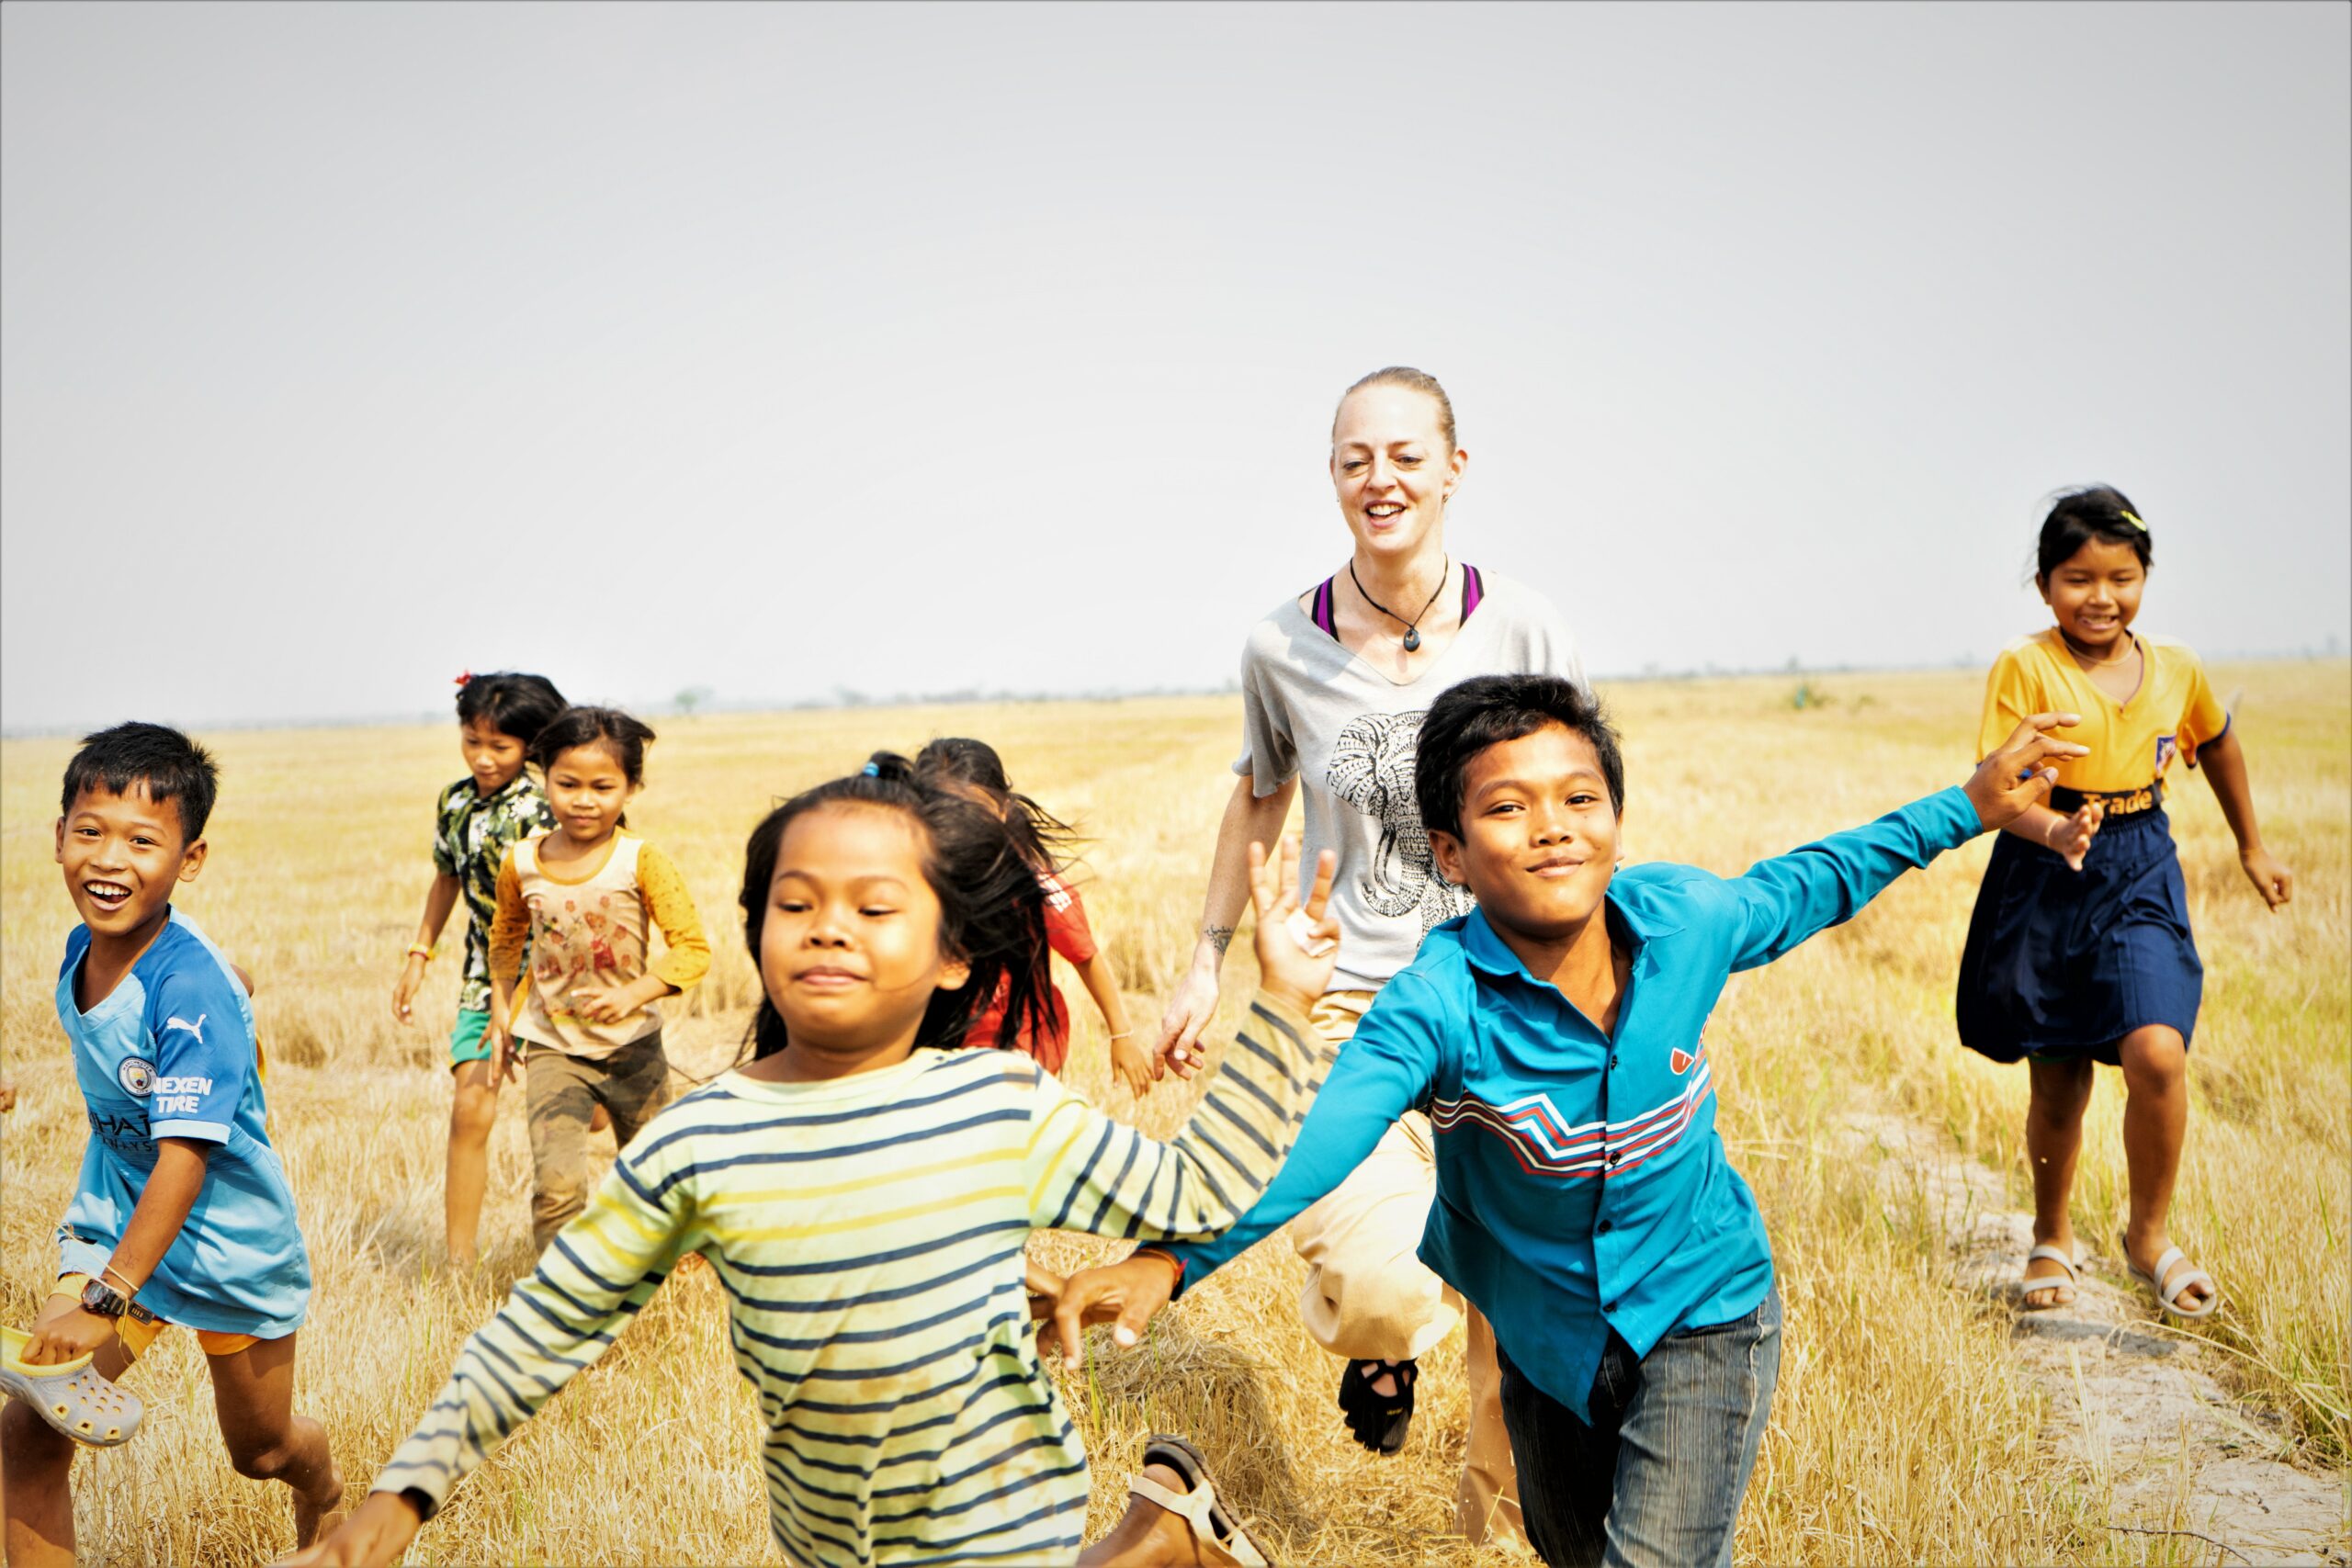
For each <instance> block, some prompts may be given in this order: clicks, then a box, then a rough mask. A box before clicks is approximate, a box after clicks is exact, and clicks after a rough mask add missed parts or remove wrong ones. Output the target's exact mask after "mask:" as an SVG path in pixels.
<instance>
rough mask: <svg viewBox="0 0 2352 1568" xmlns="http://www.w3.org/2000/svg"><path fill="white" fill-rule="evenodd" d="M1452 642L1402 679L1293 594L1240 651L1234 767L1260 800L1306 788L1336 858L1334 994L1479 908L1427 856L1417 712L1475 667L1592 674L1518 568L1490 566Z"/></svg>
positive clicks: (1367, 982) (1409, 956)
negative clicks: (1417, 787) (1417, 773)
mask: <svg viewBox="0 0 2352 1568" xmlns="http://www.w3.org/2000/svg"><path fill="white" fill-rule="evenodd" d="M1479 580H1480V581H1483V582H1484V583H1485V585H1486V590H1485V597H1483V598H1481V599H1479V600H1478V601H1477V602H1476V606H1475V608H1476V614H1475V615H1474V614H1471V613H1470V608H1469V607H1465V609H1464V615H1463V619H1462V624H1461V626H1460V627H1459V629H1457V630H1456V631H1455V632H1454V634H1453V639H1452V640H1451V642H1449V643H1448V644H1447V645H1446V646H1445V647H1444V648H1443V649H1440V650H1439V651H1438V653H1437V655H1436V657H1435V658H1434V659H1433V660H1431V661H1430V663H1429V665H1428V667H1427V668H1426V669H1424V670H1423V671H1421V672H1420V673H1419V675H1417V676H1416V677H1414V679H1412V680H1410V681H1405V682H1398V681H1392V680H1390V679H1389V678H1388V677H1387V676H1385V675H1384V674H1382V673H1381V672H1380V671H1379V670H1377V669H1375V668H1374V666H1373V665H1372V664H1371V663H1369V662H1367V661H1366V660H1363V659H1360V658H1358V657H1357V656H1356V654H1355V653H1354V651H1353V650H1351V649H1349V648H1347V647H1346V646H1344V645H1343V644H1341V643H1340V640H1339V639H1338V638H1337V637H1335V636H1333V635H1332V633H1331V632H1329V630H1327V629H1325V628H1324V627H1323V626H1320V625H1318V624H1317V622H1316V621H1315V620H1314V619H1313V618H1312V617H1310V616H1309V615H1308V614H1307V612H1306V607H1305V606H1304V605H1303V604H1301V602H1300V601H1298V600H1295V599H1291V600H1285V601H1283V603H1282V604H1279V605H1277V606H1275V608H1274V611H1273V613H1272V615H1268V616H1267V617H1266V618H1265V619H1264V620H1262V621H1260V622H1259V623H1258V624H1257V626H1254V627H1253V628H1251V630H1250V642H1249V646H1248V647H1247V648H1246V649H1243V651H1242V656H1241V729H1242V745H1241V754H1240V755H1239V756H1238V757H1237V758H1235V759H1234V763H1233V771H1234V772H1235V773H1238V774H1242V775H1245V776H1247V777H1248V778H1249V780H1250V788H1251V789H1252V791H1253V792H1254V793H1255V794H1256V795H1257V796H1258V797H1259V798H1261V799H1262V798H1264V797H1265V796H1267V795H1272V793H1274V791H1276V790H1278V789H1281V788H1283V786H1284V785H1286V784H1296V785H1297V786H1298V792H1299V795H1300V805H1301V806H1302V807H1305V817H1306V821H1305V823H1304V827H1305V829H1306V831H1305V839H1306V844H1305V848H1306V852H1307V853H1308V854H1310V855H1311V854H1314V853H1315V852H1317V851H1318V850H1330V851H1333V852H1336V853H1337V854H1338V855H1339V857H1340V864H1339V871H1338V874H1337V878H1336V880H1335V881H1334V882H1333V883H1332V886H1331V908H1332V909H1333V910H1334V911H1335V912H1336V913H1337V914H1338V916H1339V918H1340V932H1341V935H1340V963H1339V967H1338V968H1337V969H1336V970H1335V971H1334V972H1333V973H1332V976H1331V988H1332V989H1333V990H1341V991H1348V990H1358V991H1376V990H1378V989H1379V988H1380V987H1382V986H1384V985H1385V984H1387V982H1388V977H1389V976H1392V975H1394V974H1396V973H1397V971H1398V970H1399V969H1402V968H1403V967H1405V965H1406V964H1410V963H1411V962H1412V961H1413V953H1414V950H1415V949H1417V948H1419V946H1420V944H1421V938H1423V937H1424V936H1427V935H1428V934H1429V933H1430V931H1431V930H1433V929H1434V928H1436V927H1438V926H1440V925H1442V924H1443V923H1445V922H1446V921H1447V920H1450V919H1454V918H1456V917H1457V916H1461V915H1466V914H1468V913H1469V912H1470V908H1471V899H1470V896H1469V894H1468V893H1467V892H1465V891H1464V890H1463V889H1461V888H1458V887H1452V886H1447V885H1446V882H1445V880H1444V878H1442V877H1441V876H1439V875H1438V874H1437V868H1436V867H1435V865H1434V864H1432V863H1431V861H1430V840H1429V835H1428V834H1427V833H1426V832H1424V831H1423V830H1422V828H1421V815H1420V807H1419V803H1418V801H1417V800H1416V798H1415V796H1414V794H1413V756H1414V753H1415V751H1416V750H1419V745H1420V737H1421V721H1422V719H1423V717H1424V716H1426V715H1427V714H1428V712H1429V706H1430V703H1431V702H1433V701H1434V700H1435V699H1436V697H1437V695H1438V694H1439V693H1441V692H1442V691H1444V690H1445V689H1446V688H1447V687H1448V686H1451V685H1453V683H1454V682H1457V681H1462V680H1465V679H1467V678H1469V677H1471V676H1474V675H1497V674H1520V673H1527V672H1541V673H1544V674H1555V675H1564V676H1566V677H1567V678H1568V679H1569V680H1571V681H1576V682H1578V683H1579V684H1581V683H1582V682H1583V678H1584V672H1583V667H1582V666H1581V665H1580V664H1579V663H1578V662H1577V656H1576V644H1575V643H1574V641H1573V640H1571V639H1570V637H1569V636H1568V630H1567V627H1566V626H1564V625H1563V624H1562V623H1561V621H1560V617H1559V615H1558V613H1557V612H1556V611H1555V610H1554V609H1553V608H1552V607H1551V605H1549V604H1546V603H1544V600H1543V599H1542V597H1540V596H1539V595H1537V594H1535V593H1533V592H1531V591H1529V590H1528V589H1526V588H1523V587H1521V585H1520V584H1518V583H1516V582H1513V581H1510V579H1509V578H1506V577H1499V576H1497V575H1496V574H1495V573H1493V572H1482V573H1480V574H1479Z"/></svg>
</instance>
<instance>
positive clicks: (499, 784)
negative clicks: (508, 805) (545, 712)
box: [458, 719, 526, 795]
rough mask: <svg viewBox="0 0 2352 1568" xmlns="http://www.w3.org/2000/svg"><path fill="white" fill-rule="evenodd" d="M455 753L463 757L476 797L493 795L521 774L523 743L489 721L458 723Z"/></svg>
mask: <svg viewBox="0 0 2352 1568" xmlns="http://www.w3.org/2000/svg"><path fill="white" fill-rule="evenodd" d="M458 750H459V751H461V752H463V753H464V754H465V759H466V771H467V772H468V773H471V774H473V776H474V792H475V793H476V794H477V795H496V794H497V793H498V792H499V791H500V790H502V789H504V788H505V787H506V786H507V785H508V784H513V783H514V782H515V774H517V773H521V772H522V771H523V753H524V751H525V750H526V748H525V747H524V745H523V743H522V742H521V741H520V740H517V739H515V738H514V737H513V736H511V735H509V734H507V733H506V732H505V731H504V730H503V729H501V728H498V727H497V726H496V725H493V724H492V723H491V722H490V721H489V720H488V719H479V720H477V719H464V720H461V721H459V723H458Z"/></svg>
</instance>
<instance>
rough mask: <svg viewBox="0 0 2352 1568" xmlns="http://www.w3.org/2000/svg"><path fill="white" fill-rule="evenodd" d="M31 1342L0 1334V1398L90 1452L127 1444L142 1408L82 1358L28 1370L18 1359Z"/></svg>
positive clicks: (18, 1333) (135, 1398) (1, 1330)
mask: <svg viewBox="0 0 2352 1568" xmlns="http://www.w3.org/2000/svg"><path fill="white" fill-rule="evenodd" d="M31 1338H32V1336H31V1335H29V1334H26V1333H23V1332H21V1331H19V1330H17V1329H14V1328H0V1393H6V1394H7V1395H8V1396H9V1397H10V1398H12V1399H21V1400H23V1401H24V1402H25V1404H28V1405H29V1406H30V1407H31V1408H32V1410H33V1411H34V1413H35V1414H36V1415H38V1416H40V1418H41V1419H42V1420H44V1421H46V1422H48V1423H49V1424H50V1425H51V1426H52V1427H56V1428H57V1429H58V1430H59V1431H61V1432H62V1433H64V1434H65V1435H66V1436H67V1437H69V1438H73V1439H74V1441H75V1442H77V1443H87V1444H88V1445H89V1446H90V1447H92V1448H94V1449H110V1448H113V1447H115V1446H116V1445H117V1444H119V1443H127V1442H129V1441H130V1438H131V1435H132V1434H133V1433H135V1432H137V1431H138V1430H139V1422H140V1419H141V1417H142V1416H145V1415H146V1413H147V1407H146V1406H145V1405H143V1404H141V1403H140V1402H139V1396H138V1395H137V1394H135V1393H131V1392H130V1390H129V1389H127V1388H124V1387H123V1386H122V1385H121V1384H119V1383H115V1382H108V1381H107V1379H105V1378H103V1377H100V1376H99V1375H98V1371H97V1369H96V1367H93V1366H92V1365H90V1358H89V1357H88V1356H86V1355H82V1356H76V1357H74V1359H72V1360H70V1361H58V1362H54V1363H42V1364H40V1365H38V1366H36V1365H33V1364H31V1363H28V1362H27V1361H26V1360H25V1359H24V1354H25V1346H26V1345H27V1344H28V1342H29V1341H30V1340H31Z"/></svg>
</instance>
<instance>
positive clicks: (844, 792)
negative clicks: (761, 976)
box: [741, 751, 1053, 1058]
mask: <svg viewBox="0 0 2352 1568" xmlns="http://www.w3.org/2000/svg"><path fill="white" fill-rule="evenodd" d="M840 804H854V805H862V806H879V807H888V808H889V809H891V810H894V811H902V812H904V813H906V814H907V816H908V817H910V818H913V820H914V822H915V823H916V825H917V826H918V827H920V828H921V829H922V833H923V840H924V843H923V880H924V881H925V882H927V883H929V884H930V885H931V890H932V892H933V894H934V895H935V896H936V897H938V899H939V945H940V950H941V951H942V952H943V953H948V954H950V955H952V956H955V957H957V958H961V959H962V960H963V961H964V962H965V963H967V964H969V965H970V966H971V976H970V978H968V979H967V980H966V981H965V983H964V984H963V985H962V986H959V987H956V988H955V989H954V990H938V991H933V993H932V997H931V1005H930V1006H929V1008H927V1009H926V1010H924V1012H923V1015H922V1024H921V1025H920V1026H918V1028H917V1029H916V1031H915V1043H916V1044H917V1045H960V1044H962V1043H964V1034H965V1031H966V1029H967V1026H968V1025H969V1024H970V1022H971V1019H972V1015H973V1014H974V1013H976V1012H978V1010H980V1009H982V1008H983V1007H985V1006H987V1005H988V1002H989V998H991V997H994V996H995V995H996V993H997V987H998V986H999V985H1000V984H1001V985H1002V986H1003V987H1004V1017H1005V1033H1004V1038H1006V1039H1012V1038H1015V1037H1016V1036H1018V1035H1020V1034H1023V1033H1027V1032H1037V1031H1040V1030H1043V1029H1045V1028H1046V1027H1048V1026H1049V1024H1050V1022H1051V1020H1052V1016H1053V1015H1052V1004H1051V1003H1050V1002H1048V1001H1047V1000H1046V998H1047V997H1049V996H1050V995H1051V994H1052V985H1053V980H1052V975H1051V973H1050V968H1049V956H1048V955H1049V953H1051V949H1049V948H1048V947H1047V946H1046V893H1045V889H1044V888H1042V887H1040V886H1038V884H1037V873H1036V870H1035V867H1033V866H1032V865H1031V864H1030V863H1029V862H1028V861H1027V859H1026V858H1025V857H1023V854H1022V852H1021V846H1020V844H1019V842H1018V840H1016V838H1015V836H1014V829H1012V825H1011V822H1010V821H1009V820H1008V819H1005V818H999V817H998V816H997V814H996V813H995V812H993V811H990V810H989V808H988V807H985V806H982V805H981V804H980V803H979V802H978V801H976V800H974V799H973V798H972V797H971V796H970V795H965V794H963V793H961V792H960V791H958V790H956V789H952V788H950V787H948V786H947V785H946V784H944V783H942V782H940V781H939V780H937V779H935V778H930V777H926V776H924V775H923V774H922V773H921V772H919V771H918V770H917V769H916V767H915V765H914V764H913V763H912V762H910V761H907V759H906V758H904V757H901V756H899V755H897V754H895V753H893V752H888V751H876V753H875V754H874V757H873V759H872V761H868V762H867V763H866V771H865V772H864V773H852V774H851V775H850V776H849V777H847V778H840V779H835V780H833V781H832V782H831V783H830V784H819V785H817V786H816V787H815V788H814V789H807V790H803V791H801V792H800V793H799V794H798V795H794V796H793V797H792V798H791V799H790V800H787V801H786V802H785V803H784V804H783V805H782V806H779V807H776V808H775V810H773V811H771V812H769V813H768V814H767V816H766V817H765V818H763V819H762V821H761V823H760V825H759V826H758V827H756V828H754V829H752V838H751V841H750V842H749V843H748V844H746V845H745V846H744V849H743V892H742V897H741V903H742V908H743V942H744V944H745V945H746V946H748V947H749V948H750V949H751V950H752V963H753V964H758V963H759V961H760V932H761V930H762V929H763V927H764V926H765V925H766V923H767V913H768V904H769V892H768V890H769V886H770V885H771V884H772V883H774V882H775V857H776V852H777V851H778V850H779V849H780V848H781V846H782V845H783V843H784V833H785V829H787V828H789V827H790V826H791V825H792V821H793V818H797V817H799V816H801V815H802V814H803V813H805V812H808V811H811V810H814V809H815V808H817V807H820V806H833V805H840ZM1013 815H1015V816H1018V815H1019V814H1018V813H1014V814H1013ZM784 1046H785V1030H784V1019H783V1017H782V1016H781V1015H780V1014H779V1013H777V1011H776V1010H775V1003H774V1002H773V1001H771V1000H769V999H768V998H767V996H766V995H765V993H764V991H763V993H762V995H761V998H760V1010H759V1014H758V1016H757V1017H756V1018H754V1019H753V1020H752V1056H753V1057H754V1058H757V1057H761V1056H770V1055H775V1053H776V1052H778V1051H781V1050H783V1049H784Z"/></svg>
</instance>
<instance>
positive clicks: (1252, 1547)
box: [1127, 1432, 1273, 1568]
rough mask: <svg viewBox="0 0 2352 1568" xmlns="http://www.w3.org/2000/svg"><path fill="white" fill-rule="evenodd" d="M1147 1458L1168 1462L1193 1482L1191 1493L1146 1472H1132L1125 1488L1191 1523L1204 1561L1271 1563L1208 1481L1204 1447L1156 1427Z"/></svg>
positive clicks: (1246, 1567) (1250, 1566) (1255, 1567)
mask: <svg viewBox="0 0 2352 1568" xmlns="http://www.w3.org/2000/svg"><path fill="white" fill-rule="evenodd" d="M1143 1461H1144V1463H1146V1464H1147V1465H1151V1464H1164V1465H1166V1466H1167V1467H1168V1468H1169V1469H1170V1470H1172V1471H1174V1472H1176V1473H1177V1474H1179V1475H1181V1476H1182V1477H1183V1478H1184V1479H1185V1480H1186V1481H1188V1482H1190V1483H1192V1487H1193V1489H1192V1490H1191V1491H1189V1492H1170V1490H1168V1488H1167V1487H1165V1486H1162V1485H1161V1484H1160V1483H1159V1482H1157V1481H1154V1480H1153V1479H1152V1478H1151V1477H1149V1476H1148V1475H1131V1476H1129V1477H1128V1478H1127V1490H1128V1491H1130V1492H1132V1493H1134V1494H1135V1495H1136V1496H1138V1497H1141V1498H1143V1499H1144V1500H1145V1501H1147V1502H1150V1503H1157V1504H1159V1506H1161V1507H1163V1508H1165V1509H1167V1510H1168V1511H1169V1512H1170V1513H1171V1514H1173V1515H1175V1516H1176V1517H1178V1518H1180V1519H1182V1520H1184V1521H1185V1522H1186V1523H1187V1524H1189V1525H1191V1526H1192V1527H1193V1542H1194V1546H1195V1549H1196V1550H1197V1551H1198V1553H1199V1555H1200V1559H1201V1561H1202V1562H1211V1563H1216V1564H1218V1568H1224V1565H1225V1564H1228V1563H1230V1564H1234V1565H1235V1568H1273V1564H1272V1560H1271V1559H1269V1558H1268V1557H1267V1556H1266V1554H1265V1552H1264V1551H1262V1550H1261V1549H1260V1547H1259V1545H1258V1543H1257V1542H1256V1541H1255V1540H1251V1539H1250V1532H1249V1531H1248V1530H1246V1529H1243V1528H1242V1526H1241V1521H1240V1520H1238V1519H1237V1518H1235V1517H1233V1516H1232V1515H1231V1514H1229V1513H1227V1512H1226V1510H1225V1508H1224V1506H1222V1505H1221V1504H1219V1503H1218V1502H1217V1500H1216V1487H1215V1486H1214V1485H1212V1484H1211V1483H1210V1482H1209V1467H1208V1461H1206V1460H1205V1459H1204V1458H1202V1457H1201V1450H1198V1449H1196V1448H1194V1447H1193V1445H1192V1444H1190V1443H1188V1442H1186V1441H1185V1440H1184V1439H1183V1438H1170V1437H1168V1436H1166V1435H1164V1434H1161V1433H1158V1432H1155V1433H1153V1434H1152V1436H1151V1438H1150V1440H1149V1441H1148V1443H1146V1444H1145V1446H1144V1450H1143Z"/></svg>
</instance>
